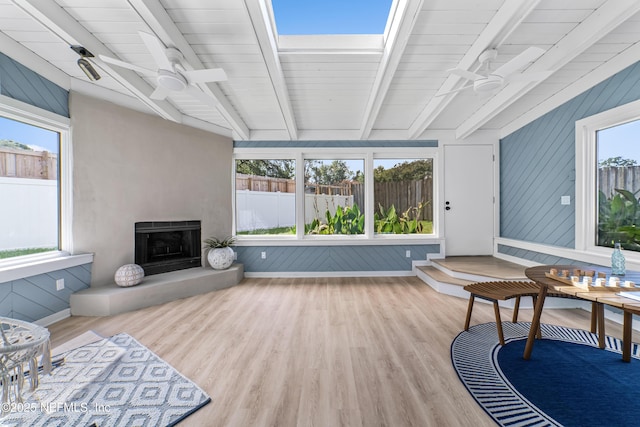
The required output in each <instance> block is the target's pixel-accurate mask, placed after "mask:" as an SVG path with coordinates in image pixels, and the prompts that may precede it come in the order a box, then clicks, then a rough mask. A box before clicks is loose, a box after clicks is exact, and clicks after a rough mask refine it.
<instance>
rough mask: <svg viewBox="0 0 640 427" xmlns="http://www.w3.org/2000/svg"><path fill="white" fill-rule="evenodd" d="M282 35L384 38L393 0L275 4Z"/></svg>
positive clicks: (289, 0)
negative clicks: (349, 35) (362, 35)
mask: <svg viewBox="0 0 640 427" xmlns="http://www.w3.org/2000/svg"><path fill="white" fill-rule="evenodd" d="M271 4H272V7H273V12H274V15H275V21H276V24H277V27H278V34H280V35H309V34H383V33H384V30H385V26H386V25H387V21H388V19H389V14H390V10H391V6H392V0H348V1H344V0H323V1H300V0H272V2H271Z"/></svg>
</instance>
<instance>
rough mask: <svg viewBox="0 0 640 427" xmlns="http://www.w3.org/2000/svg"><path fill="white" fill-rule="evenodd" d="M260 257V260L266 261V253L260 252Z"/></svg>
mask: <svg viewBox="0 0 640 427" xmlns="http://www.w3.org/2000/svg"><path fill="white" fill-rule="evenodd" d="M260 257H261V258H262V259H267V252H266V251H262V253H261V254H260Z"/></svg>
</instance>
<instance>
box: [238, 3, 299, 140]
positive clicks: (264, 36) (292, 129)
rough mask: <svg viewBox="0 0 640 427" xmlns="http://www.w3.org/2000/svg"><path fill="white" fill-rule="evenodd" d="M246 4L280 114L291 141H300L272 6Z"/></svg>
mask: <svg viewBox="0 0 640 427" xmlns="http://www.w3.org/2000/svg"><path fill="white" fill-rule="evenodd" d="M244 3H245V7H246V9H247V13H248V14H249V19H250V20H251V23H252V26H253V30H254V32H255V35H256V39H257V40H258V44H259V46H260V52H261V54H262V58H263V60H264V63H265V65H266V67H267V72H268V73H269V79H270V80H271V86H272V87H273V90H274V92H275V94H276V98H277V99H278V105H279V106H280V113H281V114H282V118H283V120H284V122H285V125H286V127H287V132H288V134H289V139H291V140H296V139H298V126H297V124H296V118H295V114H294V112H293V107H292V106H291V98H290V97H289V91H288V89H287V84H286V81H285V78H284V71H283V70H282V64H281V63H280V57H279V56H278V42H277V37H278V35H277V34H276V31H275V28H273V26H272V25H271V22H272V12H271V11H270V9H269V8H270V6H269V5H267V4H266V2H265V0H245V2H244Z"/></svg>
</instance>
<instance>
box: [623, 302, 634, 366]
mask: <svg viewBox="0 0 640 427" xmlns="http://www.w3.org/2000/svg"><path fill="white" fill-rule="evenodd" d="M632 323H633V315H632V314H631V313H630V312H628V311H627V310H625V311H624V316H623V321H622V360H623V361H624V362H630V361H631V326H632Z"/></svg>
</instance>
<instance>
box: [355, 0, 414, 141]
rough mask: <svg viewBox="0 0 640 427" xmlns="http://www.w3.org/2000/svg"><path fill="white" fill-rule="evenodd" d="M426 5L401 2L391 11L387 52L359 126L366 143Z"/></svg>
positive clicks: (385, 47)
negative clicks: (421, 11) (423, 6)
mask: <svg viewBox="0 0 640 427" xmlns="http://www.w3.org/2000/svg"><path fill="white" fill-rule="evenodd" d="M423 2H424V0H402V1H398V4H397V7H396V10H395V11H392V13H394V16H393V19H392V21H391V26H390V28H389V34H388V35H387V39H386V40H385V43H384V52H383V55H382V59H381V60H380V64H379V65H378V72H377V73H376V79H375V81H374V83H373V88H372V90H371V95H370V96H369V99H368V101H367V105H366V107H365V110H364V115H363V119H362V124H361V125H360V139H367V138H369V136H370V135H371V130H372V129H373V126H374V123H375V121H376V119H377V118H378V114H379V113H380V109H381V108H382V104H383V103H384V100H385V98H386V96H387V92H388V91H389V87H390V86H391V82H392V81H393V76H394V75H395V73H396V70H397V69H398V65H399V64H400V61H401V60H402V55H403V54H404V50H405V48H406V47H407V43H408V42H409V38H410V37H411V32H412V31H413V28H414V27H415V24H416V21H417V18H418V15H419V14H420V10H421V9H422V4H423Z"/></svg>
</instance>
